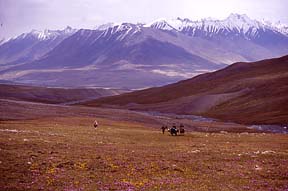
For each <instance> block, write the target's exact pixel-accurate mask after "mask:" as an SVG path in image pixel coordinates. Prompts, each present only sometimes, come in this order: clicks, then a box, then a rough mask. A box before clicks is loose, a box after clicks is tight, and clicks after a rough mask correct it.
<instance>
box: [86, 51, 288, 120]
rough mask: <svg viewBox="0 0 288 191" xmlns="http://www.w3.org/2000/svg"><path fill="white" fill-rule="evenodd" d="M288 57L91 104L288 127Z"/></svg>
mask: <svg viewBox="0 0 288 191" xmlns="http://www.w3.org/2000/svg"><path fill="white" fill-rule="evenodd" d="M287 103H288V56H283V57H281V58H274V59H268V60H263V61H258V62H252V63H244V62H241V63H235V64H233V65H231V66H228V67H227V68H225V69H222V70H219V71H217V72H213V73H207V74H203V75H199V76H196V77H194V78H192V79H189V80H185V81H180V82H178V83H175V84H171V85H167V86H163V87H159V88H150V89H146V90H141V91H136V92H132V93H127V94H122V95H118V96H111V97H106V98H100V99H97V100H93V101H88V102H86V103H84V105H86V106H101V107H114V108H115V107H116V108H119V107H120V108H127V109H132V110H145V111H147V110H148V111H160V112H165V113H167V112H168V113H176V114H197V115H202V116H207V117H212V118H218V119H221V120H229V121H234V122H238V123H244V124H279V125H284V124H287V123H288V104H287Z"/></svg>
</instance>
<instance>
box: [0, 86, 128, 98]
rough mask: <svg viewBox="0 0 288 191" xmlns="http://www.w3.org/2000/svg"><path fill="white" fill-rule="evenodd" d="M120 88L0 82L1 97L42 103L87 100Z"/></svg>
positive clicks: (114, 91)
mask: <svg viewBox="0 0 288 191" xmlns="http://www.w3.org/2000/svg"><path fill="white" fill-rule="evenodd" d="M121 92H122V91H120V90H106V89H100V88H99V89H85V88H82V89H65V88H46V87H37V86H24V85H9V84H0V98H1V99H12V100H21V101H33V102H41V103H65V102H71V101H78V100H85V99H87V98H91V99H92V98H94V99H96V98H97V97H103V96H112V95H117V94H119V93H121Z"/></svg>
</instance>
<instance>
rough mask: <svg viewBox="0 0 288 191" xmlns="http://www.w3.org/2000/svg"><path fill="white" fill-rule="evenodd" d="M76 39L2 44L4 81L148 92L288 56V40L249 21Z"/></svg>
mask: <svg viewBox="0 0 288 191" xmlns="http://www.w3.org/2000/svg"><path fill="white" fill-rule="evenodd" d="M74 32H75V31H74ZM74 32H71V31H70V32H69V30H68V32H67V31H66V32H65V31H64V32H61V31H56V32H55V31H54V32H53V31H46V33H43V34H42V33H36V34H35V32H34V33H31V34H23V35H22V36H20V37H18V38H16V39H14V40H12V41H9V42H7V43H4V44H2V45H1V46H0V63H1V66H0V79H2V80H11V81H15V82H23V83H32V84H38V85H44V84H45V85H50V86H60V85H61V86H69V87H71V86H75V85H76V84H77V86H102V87H103V86H108V87H114V88H123V87H125V88H143V87H151V86H155V85H156V86H161V85H165V84H168V83H171V82H175V81H178V80H183V79H187V78H190V77H192V76H195V75H198V74H201V73H204V72H210V71H214V70H217V69H220V68H223V67H225V66H226V65H227V64H231V63H233V62H236V61H256V60H259V59H265V58H271V57H277V56H280V55H283V54H286V53H287V52H288V41H287V39H288V37H287V35H286V33H281V32H279V30H278V29H276V28H273V27H272V26H266V25H264V24H261V23H260V22H258V21H254V20H251V19H249V18H248V17H247V16H243V15H242V16H241V15H230V16H229V17H228V18H227V19H225V20H223V21H219V20H202V21H190V20H189V19H184V20H182V19H177V20H174V21H157V22H154V23H152V24H150V25H143V24H130V23H123V24H120V25H110V26H100V27H99V28H98V29H95V30H85V29H81V30H79V31H77V32H76V33H74ZM72 34H73V35H72ZM135 74H137V76H135Z"/></svg>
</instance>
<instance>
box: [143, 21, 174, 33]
mask: <svg viewBox="0 0 288 191" xmlns="http://www.w3.org/2000/svg"><path fill="white" fill-rule="evenodd" d="M144 27H151V28H155V29H161V30H173V29H174V28H173V27H172V26H171V25H170V24H169V23H168V22H167V21H166V20H165V19H158V20H156V21H153V22H152V23H149V24H146V25H144Z"/></svg>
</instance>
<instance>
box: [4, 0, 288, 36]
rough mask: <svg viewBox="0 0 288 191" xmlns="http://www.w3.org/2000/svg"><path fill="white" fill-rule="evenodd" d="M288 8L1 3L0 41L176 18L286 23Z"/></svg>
mask: <svg viewBox="0 0 288 191" xmlns="http://www.w3.org/2000/svg"><path fill="white" fill-rule="evenodd" d="M287 7H288V0H0V40H1V39H2V38H3V37H5V38H8V37H11V36H15V35H18V34H20V33H23V32H29V31H31V30H32V29H38V30H42V29H45V28H49V29H62V28H65V27H66V26H67V25H69V26H72V27H74V28H94V27H95V26H97V25H99V24H101V23H106V22H134V23H136V22H145V23H147V22H151V21H153V20H155V19H158V18H169V19H170V18H177V17H181V18H190V19H192V20H197V19H200V18H205V17H212V18H219V19H223V18H225V17H227V16H228V15H229V14H230V13H240V14H247V15H248V16H249V17H251V18H254V19H263V18H264V19H266V20H271V21H273V22H276V21H279V20H280V21H281V22H282V23H285V24H288V13H287V12H288V11H287Z"/></svg>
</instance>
